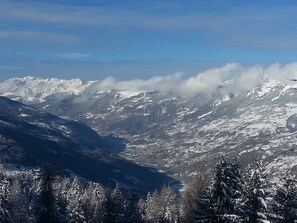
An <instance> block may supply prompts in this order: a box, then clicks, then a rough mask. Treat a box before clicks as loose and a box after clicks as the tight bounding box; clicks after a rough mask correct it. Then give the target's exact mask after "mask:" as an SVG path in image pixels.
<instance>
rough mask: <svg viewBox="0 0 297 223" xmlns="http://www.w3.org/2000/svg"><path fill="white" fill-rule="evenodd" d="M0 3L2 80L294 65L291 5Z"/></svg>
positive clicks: (296, 43) (198, 0) (111, 0)
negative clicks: (235, 64) (236, 65)
mask: <svg viewBox="0 0 297 223" xmlns="http://www.w3.org/2000/svg"><path fill="white" fill-rule="evenodd" d="M294 2H295V1H285V0H283V1H276V0H269V1H268V0H263V1H253V0H250V1H238V0H230V1H226V0H220V1H219V0H212V1H209V0H203V1H202V0H191V1H190V0H180V1H178V0H158V1H155V0H38V1H37V0H35V1H34V0H31V1H30V0H28V1H27V0H9V1H6V0H0V79H6V78H9V77H12V76H25V75H29V74H30V75H36V76H50V77H59V78H67V79H68V78H73V77H80V78H82V79H85V80H87V79H102V78H105V77H106V76H114V77H115V78H117V79H123V80H126V79H135V78H140V79H143V78H149V77H151V76H154V75H166V74H170V73H174V72H180V71H181V72H185V73H186V76H187V75H188V76H191V75H194V74H196V73H198V72H200V71H202V70H205V69H207V68H210V67H213V66H221V65H223V64H226V63H228V62H238V63H241V64H243V65H245V64H247V65H250V64H252V65H254V64H264V65H265V64H267V65H268V64H271V63H277V62H278V63H290V62H294V61H296V59H297V29H296V24H297V13H296V12H297V3H294Z"/></svg>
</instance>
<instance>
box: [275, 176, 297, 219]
mask: <svg viewBox="0 0 297 223" xmlns="http://www.w3.org/2000/svg"><path fill="white" fill-rule="evenodd" d="M282 183H283V185H281V186H279V187H278V189H277V191H276V194H275V196H274V200H275V206H274V211H275V213H276V214H277V215H278V216H280V217H279V218H280V219H281V222H286V223H294V222H297V180H296V179H294V177H292V176H290V175H287V176H285V177H284V178H282Z"/></svg>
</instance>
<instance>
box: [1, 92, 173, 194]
mask: <svg viewBox="0 0 297 223" xmlns="http://www.w3.org/2000/svg"><path fill="white" fill-rule="evenodd" d="M114 140H115V138H110V137H104V138H102V137H100V136H99V135H97V134H96V132H94V131H93V130H92V129H90V128H89V127H88V126H87V125H85V124H83V123H81V122H78V121H73V120H66V119H61V118H59V117H56V116H54V115H51V114H49V113H45V112H40V111H38V110H37V109H35V108H32V107H30V106H26V105H23V104H21V103H19V102H15V101H12V100H10V99H7V98H4V97H0V155H1V161H3V162H5V163H6V164H13V165H15V166H25V167H35V166H39V165H41V164H42V163H44V162H50V163H52V164H54V165H55V166H57V167H58V168H59V169H62V170H66V171H68V172H71V173H74V174H76V175H78V176H81V177H84V178H86V179H90V180H94V181H99V182H100V183H102V184H105V185H112V184H114V183H115V182H118V183H119V184H120V185H121V186H129V185H132V184H135V185H136V186H139V189H140V190H142V191H143V192H146V191H148V190H153V189H155V188H156V187H160V186H162V185H163V184H170V183H173V182H175V181H173V180H172V179H170V178H169V177H167V176H166V175H165V174H162V173H158V172H157V171H155V170H154V169H149V168H145V167H142V166H139V165H136V164H134V163H132V162H129V161H127V160H125V159H123V158H120V157H119V156H117V155H116V154H114V153H112V152H110V151H109V150H110V149H113V148H110V147H113V146H114V145H115V143H114Z"/></svg>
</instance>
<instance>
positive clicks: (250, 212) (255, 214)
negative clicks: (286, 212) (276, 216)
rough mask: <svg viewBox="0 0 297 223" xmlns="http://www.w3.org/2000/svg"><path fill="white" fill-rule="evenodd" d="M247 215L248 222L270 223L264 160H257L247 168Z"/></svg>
mask: <svg viewBox="0 0 297 223" xmlns="http://www.w3.org/2000/svg"><path fill="white" fill-rule="evenodd" d="M245 180H246V196H245V205H246V206H245V210H244V212H245V215H246V222H263V223H264V222H265V223H269V222H270V220H269V215H270V213H269V210H268V206H267V204H266V200H267V198H268V194H269V193H268V184H267V181H266V174H265V169H264V167H263V164H262V160H256V161H255V162H254V163H253V164H251V165H249V167H248V168H247V176H246V179H245Z"/></svg>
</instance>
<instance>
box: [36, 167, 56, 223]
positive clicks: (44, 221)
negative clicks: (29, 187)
mask: <svg viewBox="0 0 297 223" xmlns="http://www.w3.org/2000/svg"><path fill="white" fill-rule="evenodd" d="M54 178H55V171H54V168H53V167H52V166H51V165H49V164H44V165H42V167H41V169H40V189H39V190H40V194H39V203H40V205H39V206H40V207H39V210H38V222H39V223H57V222H58V219H57V218H56V216H55V196H54V193H53V188H52V184H53V181H54Z"/></svg>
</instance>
